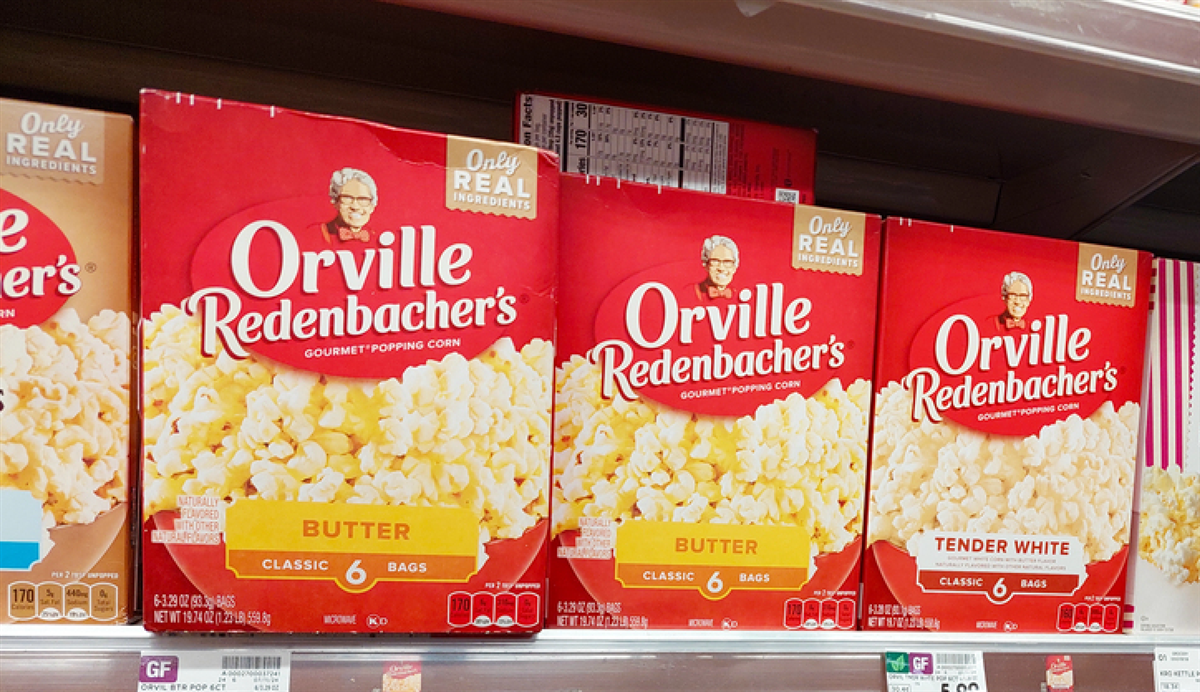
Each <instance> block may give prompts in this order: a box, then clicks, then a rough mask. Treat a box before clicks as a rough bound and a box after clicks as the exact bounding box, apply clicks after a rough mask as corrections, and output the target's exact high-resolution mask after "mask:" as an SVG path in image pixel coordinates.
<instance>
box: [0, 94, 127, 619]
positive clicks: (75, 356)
mask: <svg viewBox="0 0 1200 692" xmlns="http://www.w3.org/2000/svg"><path fill="white" fill-rule="evenodd" d="M0 138H2V139H3V141H4V157H3V159H2V160H0V584H2V586H3V589H4V596H3V606H2V607H0V622H4V623H14V622H15V623H39V624H45V623H90V624H101V623H106V624H118V623H124V622H126V621H127V620H128V618H129V603H130V600H131V599H130V589H131V588H132V586H133V580H132V579H131V576H130V569H131V560H130V557H131V553H132V547H131V544H130V539H131V536H130V529H129V518H128V516H129V466H130V451H129V436H130V431H131V423H130V415H131V401H130V394H129V391H130V387H129V383H130V378H131V374H132V367H131V360H130V345H131V337H132V333H133V332H132V327H131V324H132V323H131V320H130V310H131V308H132V281H131V278H130V266H131V262H132V229H133V121H132V119H131V118H129V117H128V116H124V115H115V114H111V113H101V112H98V111H90V110H79V109H75V108H62V107H59V106H52V105H45V104H38V103H29V102H24V101H12V100H5V99H0Z"/></svg>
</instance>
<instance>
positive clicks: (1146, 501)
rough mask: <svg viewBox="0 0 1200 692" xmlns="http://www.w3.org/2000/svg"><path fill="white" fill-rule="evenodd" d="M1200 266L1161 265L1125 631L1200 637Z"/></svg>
mask: <svg viewBox="0 0 1200 692" xmlns="http://www.w3.org/2000/svg"><path fill="white" fill-rule="evenodd" d="M1197 292H1200V265H1196V264H1195V263H1192V262H1182V261H1179V260H1170V259H1156V260H1155V261H1154V286H1153V304H1152V305H1151V308H1150V328H1149V334H1148V336H1147V340H1146V344H1147V346H1146V370H1147V372H1146V387H1145V395H1144V397H1143V402H1144V406H1145V410H1144V411H1143V414H1144V415H1143V418H1142V426H1143V434H1142V446H1141V448H1140V454H1141V458H1140V460H1139V461H1140V464H1139V466H1140V467H1141V472H1140V474H1139V476H1138V479H1137V480H1138V494H1137V495H1136V496H1135V504H1134V511H1135V514H1134V522H1135V534H1136V536H1137V554H1136V555H1135V556H1132V558H1131V560H1130V573H1129V591H1128V593H1129V600H1130V603H1129V605H1127V606H1126V629H1127V630H1129V631H1132V632H1137V633H1142V634H1197V633H1200V349H1198V348H1197V347H1198V346H1200V331H1198V330H1200V302H1197V300H1196V295H1197Z"/></svg>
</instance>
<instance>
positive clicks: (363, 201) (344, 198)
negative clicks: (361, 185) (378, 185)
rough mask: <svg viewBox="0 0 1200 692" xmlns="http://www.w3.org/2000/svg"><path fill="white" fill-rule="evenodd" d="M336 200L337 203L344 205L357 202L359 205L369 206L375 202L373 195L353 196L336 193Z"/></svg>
mask: <svg viewBox="0 0 1200 692" xmlns="http://www.w3.org/2000/svg"><path fill="white" fill-rule="evenodd" d="M337 201H338V204H341V205H344V206H350V205H351V204H357V205H358V206H360V207H369V206H371V205H372V204H374V203H375V198H374V197H354V196H353V195H338V197H337Z"/></svg>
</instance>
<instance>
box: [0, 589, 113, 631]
mask: <svg viewBox="0 0 1200 692" xmlns="http://www.w3.org/2000/svg"><path fill="white" fill-rule="evenodd" d="M119 603H120V601H119V600H118V598H117V587H116V585H115V584H91V585H88V584H82V583H79V582H74V583H70V584H67V585H66V586H64V585H62V584H59V583H58V582H40V583H37V584H35V583H33V582H27V581H18V582H13V583H12V584H10V585H9V587H8V617H10V618H12V619H13V620H14V621H17V622H20V621H24V620H31V619H34V618H37V619H39V620H44V621H47V622H53V621H55V620H63V619H66V620H71V621H80V620H86V619H88V618H92V619H94V620H101V621H107V620H112V619H113V618H115V617H116V616H117V611H118V606H119Z"/></svg>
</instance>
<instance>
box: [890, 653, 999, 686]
mask: <svg viewBox="0 0 1200 692" xmlns="http://www.w3.org/2000/svg"><path fill="white" fill-rule="evenodd" d="M883 665H884V672H885V673H886V675H887V692H987V679H986V677H985V675H984V669H983V652H982V651H923V652H920V651H913V652H904V651H888V652H887V653H886V654H885V655H884V663H883Z"/></svg>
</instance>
